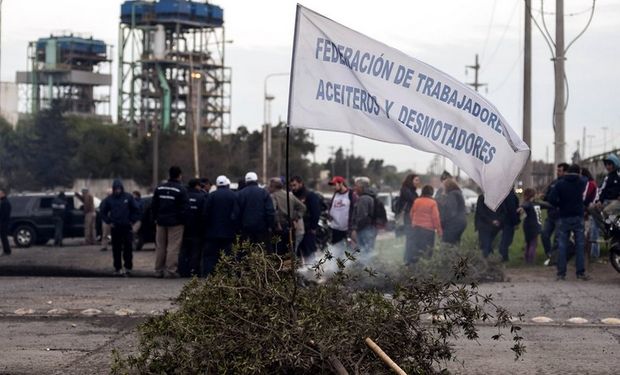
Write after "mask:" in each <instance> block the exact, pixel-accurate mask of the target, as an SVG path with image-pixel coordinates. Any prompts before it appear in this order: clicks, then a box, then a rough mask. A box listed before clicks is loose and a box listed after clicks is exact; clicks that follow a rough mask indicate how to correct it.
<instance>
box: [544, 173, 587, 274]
mask: <svg viewBox="0 0 620 375" xmlns="http://www.w3.org/2000/svg"><path fill="white" fill-rule="evenodd" d="M580 172H581V168H579V166H578V165H575V164H573V165H571V166H569V167H568V171H567V173H566V174H565V175H564V177H563V178H562V179H560V180H559V181H558V183H557V184H556V185H555V186H554V187H553V189H552V190H551V192H550V194H549V203H551V204H552V205H554V206H556V207H558V209H559V215H560V227H559V228H558V234H557V236H558V249H559V258H558V263H557V280H564V279H565V278H566V257H567V253H568V240H569V235H570V234H571V232H572V234H573V235H574V237H575V262H576V269H577V279H578V280H589V279H590V277H589V276H588V275H586V273H585V272H586V270H585V262H584V250H585V235H584V215H583V214H584V205H583V193H584V191H585V188H586V184H587V180H586V179H585V178H584V177H583V176H581V173H580Z"/></svg>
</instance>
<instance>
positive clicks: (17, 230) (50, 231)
mask: <svg viewBox="0 0 620 375" xmlns="http://www.w3.org/2000/svg"><path fill="white" fill-rule="evenodd" d="M55 197H56V194H53V193H26V194H17V195H11V196H9V201H10V202H11V206H12V210H11V221H10V223H9V233H11V234H12V236H13V241H14V242H15V246H17V247H30V246H32V245H35V244H38V245H43V244H45V243H47V241H49V240H50V239H51V238H53V237H54V219H53V215H52V201H53V200H54V198H55ZM66 198H67V205H68V207H67V220H66V222H65V226H64V234H63V236H64V237H65V238H74V237H84V209H83V206H84V205H83V204H82V201H80V200H79V199H78V198H77V197H76V196H75V194H74V193H66ZM100 203H101V200H100V199H98V198H96V197H95V207H97V209H98V208H99V204H100Z"/></svg>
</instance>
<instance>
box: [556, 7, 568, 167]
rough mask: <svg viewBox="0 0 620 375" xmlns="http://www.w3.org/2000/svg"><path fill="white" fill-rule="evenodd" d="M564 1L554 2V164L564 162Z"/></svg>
mask: <svg viewBox="0 0 620 375" xmlns="http://www.w3.org/2000/svg"><path fill="white" fill-rule="evenodd" d="M565 59H566V58H565V57H564V0H556V1H555V59H554V65H555V104H554V113H553V125H554V127H555V164H556V165H558V164H559V163H563V162H565V161H566V150H565V147H566V143H565V140H564V117H565V116H564V115H565V114H564V102H565V97H564V60H565Z"/></svg>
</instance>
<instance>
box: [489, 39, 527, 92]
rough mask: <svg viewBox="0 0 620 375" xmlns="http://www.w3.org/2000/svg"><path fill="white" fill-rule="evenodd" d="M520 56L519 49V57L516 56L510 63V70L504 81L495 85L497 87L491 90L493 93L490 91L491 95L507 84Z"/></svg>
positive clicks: (521, 54)
mask: <svg viewBox="0 0 620 375" xmlns="http://www.w3.org/2000/svg"><path fill="white" fill-rule="evenodd" d="M522 56H523V49H521V53H519V56H517V58H516V59H515V60H514V61H513V62H512V66H511V67H510V70H509V71H508V73H507V74H506V76H505V77H504V79H503V80H502V81H501V82H500V84H499V85H497V87H495V88H494V89H493V91H491V94H493V93H495V92H498V91H500V90H501V88H502V87H503V86H504V84H506V82H508V80H509V79H510V78H511V77H512V71H513V70H515V67H516V66H517V63H518V62H519V60H521V57H522Z"/></svg>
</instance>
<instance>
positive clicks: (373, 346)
mask: <svg viewBox="0 0 620 375" xmlns="http://www.w3.org/2000/svg"><path fill="white" fill-rule="evenodd" d="M364 341H366V345H368V347H369V348H370V349H371V350H372V351H373V352H375V354H376V355H377V356H378V357H379V358H380V359H381V360H382V361H383V363H385V364H386V365H388V367H389V368H390V369H392V371H394V372H395V373H397V374H399V375H407V373H406V372H405V371H403V369H402V368H400V367H399V366H398V365H397V364H396V362H394V361H392V359H391V358H390V357H389V356H388V355H387V354H385V352H384V351H383V350H381V348H380V347H379V345H377V344H375V342H374V341H372V340H371V339H370V337H366V340H364Z"/></svg>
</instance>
